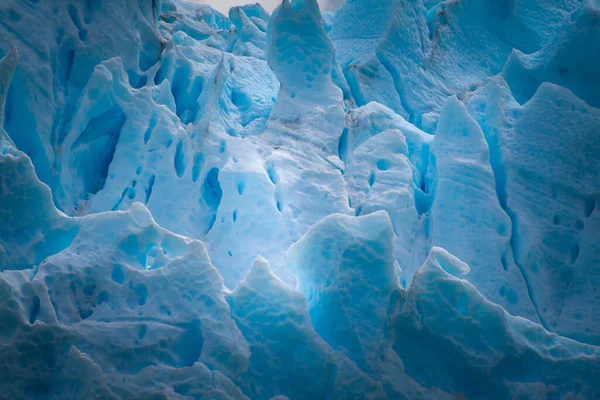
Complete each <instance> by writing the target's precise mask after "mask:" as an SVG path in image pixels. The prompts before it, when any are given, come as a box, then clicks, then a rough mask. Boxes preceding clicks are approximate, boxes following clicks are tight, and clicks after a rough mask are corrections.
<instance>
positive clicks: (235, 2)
mask: <svg viewBox="0 0 600 400" xmlns="http://www.w3.org/2000/svg"><path fill="white" fill-rule="evenodd" d="M192 1H196V2H199V3H206V4H210V5H211V6H212V7H213V8H214V9H216V10H219V11H221V12H222V13H225V15H227V12H228V11H229V9H230V8H231V7H233V6H241V5H244V4H249V3H256V2H258V3H260V4H261V5H262V6H263V8H264V9H265V10H267V11H268V12H271V11H273V10H274V9H275V7H277V6H278V5H279V4H280V3H281V0H260V1H257V0H192ZM318 1H319V4H320V5H321V11H332V10H334V9H336V8H337V7H339V5H340V4H341V3H343V0H318Z"/></svg>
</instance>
